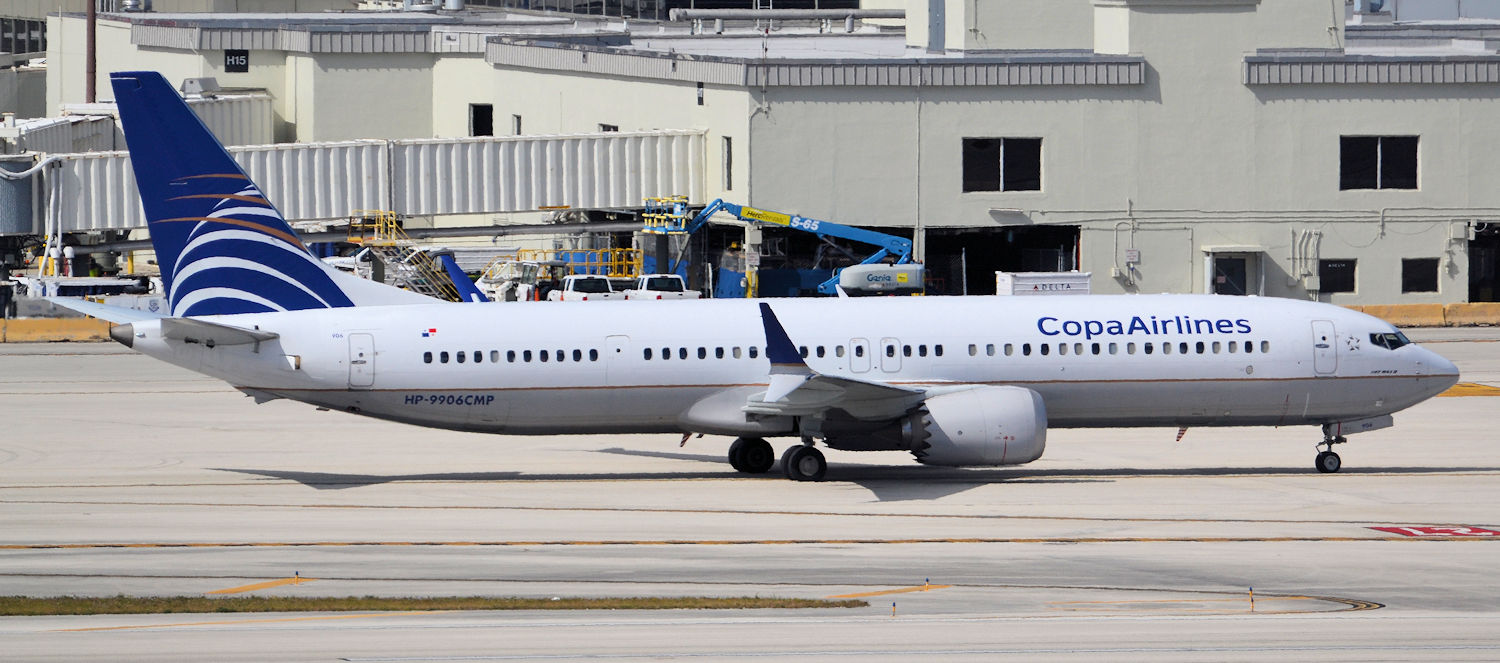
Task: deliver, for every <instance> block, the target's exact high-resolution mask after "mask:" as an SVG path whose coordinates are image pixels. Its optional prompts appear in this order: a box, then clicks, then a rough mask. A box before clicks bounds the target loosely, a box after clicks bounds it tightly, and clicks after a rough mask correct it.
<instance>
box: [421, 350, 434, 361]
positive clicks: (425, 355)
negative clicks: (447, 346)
mask: <svg viewBox="0 0 1500 663" xmlns="http://www.w3.org/2000/svg"><path fill="white" fill-rule="evenodd" d="M422 363H424V364H431V363H432V353H431V352H423V353H422Z"/></svg>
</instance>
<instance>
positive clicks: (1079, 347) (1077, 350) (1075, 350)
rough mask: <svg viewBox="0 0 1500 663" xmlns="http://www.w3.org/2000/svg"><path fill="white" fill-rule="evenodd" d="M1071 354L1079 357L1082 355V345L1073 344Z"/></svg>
mask: <svg viewBox="0 0 1500 663" xmlns="http://www.w3.org/2000/svg"><path fill="white" fill-rule="evenodd" d="M1073 354H1075V355H1081V354H1083V344H1082V343H1074V344H1073Z"/></svg>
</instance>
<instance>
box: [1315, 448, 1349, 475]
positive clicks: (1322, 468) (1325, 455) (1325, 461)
mask: <svg viewBox="0 0 1500 663" xmlns="http://www.w3.org/2000/svg"><path fill="white" fill-rule="evenodd" d="M1315 463H1316V465H1317V467H1318V471H1319V472H1322V473H1323V474H1332V473H1334V472H1337V471H1339V468H1340V467H1342V466H1343V464H1344V463H1343V460H1342V459H1340V458H1339V455H1338V454H1336V453H1334V452H1332V451H1323V452H1320V453H1319V454H1318V458H1317V460H1316V461H1315Z"/></svg>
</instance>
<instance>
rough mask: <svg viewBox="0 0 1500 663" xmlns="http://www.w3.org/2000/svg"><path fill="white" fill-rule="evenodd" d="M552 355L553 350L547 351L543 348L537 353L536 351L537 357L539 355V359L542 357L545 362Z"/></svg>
mask: <svg viewBox="0 0 1500 663" xmlns="http://www.w3.org/2000/svg"><path fill="white" fill-rule="evenodd" d="M551 356H552V353H551V352H548V351H546V350H541V351H538V352H537V353H536V357H537V359H540V360H542V361H543V362H546V361H547V360H548V358H550V357H551Z"/></svg>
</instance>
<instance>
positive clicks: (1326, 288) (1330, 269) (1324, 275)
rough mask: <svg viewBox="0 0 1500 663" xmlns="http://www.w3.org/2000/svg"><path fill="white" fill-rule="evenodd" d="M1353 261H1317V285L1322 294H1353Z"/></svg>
mask: <svg viewBox="0 0 1500 663" xmlns="http://www.w3.org/2000/svg"><path fill="white" fill-rule="evenodd" d="M1354 263H1355V261H1353V260H1319V261H1318V285H1319V288H1318V289H1319V290H1320V291H1322V292H1354Z"/></svg>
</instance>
